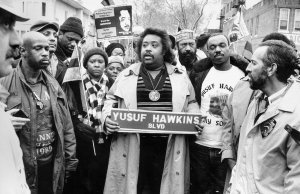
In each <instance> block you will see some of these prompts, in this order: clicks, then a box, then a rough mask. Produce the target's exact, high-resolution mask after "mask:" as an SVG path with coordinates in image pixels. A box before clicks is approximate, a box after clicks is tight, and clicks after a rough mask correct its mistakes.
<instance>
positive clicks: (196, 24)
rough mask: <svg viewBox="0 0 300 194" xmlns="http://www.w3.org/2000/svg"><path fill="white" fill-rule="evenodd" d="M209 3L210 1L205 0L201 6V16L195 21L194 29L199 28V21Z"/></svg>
mask: <svg viewBox="0 0 300 194" xmlns="http://www.w3.org/2000/svg"><path fill="white" fill-rule="evenodd" d="M207 3H208V0H205V2H204V4H203V6H201V11H200V13H199V16H198V18H197V20H196V21H195V23H194V25H193V28H192V29H193V30H195V28H197V26H198V22H199V20H200V18H201V17H202V15H203V10H204V7H205V5H207Z"/></svg>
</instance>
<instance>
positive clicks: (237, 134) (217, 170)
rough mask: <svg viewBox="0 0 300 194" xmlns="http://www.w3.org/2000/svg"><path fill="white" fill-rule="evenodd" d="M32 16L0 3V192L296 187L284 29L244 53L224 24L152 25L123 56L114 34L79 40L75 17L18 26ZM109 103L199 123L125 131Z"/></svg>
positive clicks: (290, 53) (298, 150) (292, 74)
mask: <svg viewBox="0 0 300 194" xmlns="http://www.w3.org/2000/svg"><path fill="white" fill-rule="evenodd" d="M26 20H28V19H27V18H25V17H24V16H22V15H20V14H19V13H18V12H17V11H16V10H15V9H14V7H13V6H12V4H11V3H10V2H9V1H5V2H3V3H1V5H0V43H1V47H0V118H1V130H0V138H1V140H0V153H1V157H0V194H29V193H32V194H59V193H64V194H101V193H105V194H147V193H149V194H158V193H161V194H189V193H191V194H214V193H227V194H228V193H230V194H252V193H274V194H275V193H277V194H282V193H300V160H299V158H300V144H299V142H300V138H299V135H298V133H300V117H299V115H300V105H299V103H298V99H300V81H299V70H300V65H299V55H297V50H296V48H295V44H293V42H292V41H291V40H289V39H288V38H287V37H286V36H285V35H283V34H280V33H277V32H274V33H271V34H268V35H267V36H265V37H264V39H263V41H262V42H261V43H260V44H259V46H258V47H257V48H256V50H255V51H254V53H253V56H252V58H251V59H246V58H244V57H243V56H240V55H238V54H236V53H234V52H233V51H232V50H231V49H230V44H231V43H230V41H229V39H228V38H227V36H226V35H224V34H222V33H217V34H208V33H205V34H201V35H200V36H198V37H195V35H194V32H193V31H192V30H188V29H183V30H180V31H179V32H178V33H177V34H176V35H175V36H172V35H170V34H168V33H167V32H166V31H165V30H163V29H156V28H146V29H145V30H144V31H143V32H141V34H139V37H138V38H136V42H135V53H136V59H135V63H133V64H131V65H129V66H128V67H127V65H126V64H125V62H124V57H125V55H126V49H127V46H126V45H122V44H121V43H119V42H113V43H111V44H109V45H108V46H107V47H106V48H100V47H97V46H94V47H88V49H86V51H85V52H82V51H80V48H79V47H78V44H80V43H81V40H82V38H83V36H84V31H83V27H82V22H81V20H80V19H78V18H76V17H69V18H68V19H66V21H65V22H64V23H63V24H62V25H61V26H59V25H58V24H57V23H55V22H52V21H42V20H40V21H37V22H36V23H35V24H33V25H32V26H31V27H30V31H29V32H27V33H25V34H24V35H23V37H22V38H20V37H18V35H17V33H16V31H15V29H14V25H15V22H16V21H20V22H22V21H26ZM95 45H97V44H95ZM74 53H77V56H76V57H78V58H77V59H76V58H75V60H77V62H78V63H79V64H82V68H81V66H80V65H79V70H80V71H79V74H78V71H76V69H77V70H78V66H76V63H74V58H73V57H74V56H75V55H74ZM76 73H77V74H78V75H77V74H76ZM76 77H77V78H76ZM112 108H123V109H132V110H135V109H137V110H145V111H163V112H175V113H181V112H185V113H195V114H199V115H201V118H202V119H201V122H198V123H194V127H195V131H196V132H197V134H196V135H185V134H168V133H165V134H157V133H155V134H151V133H121V132H119V130H120V126H119V123H118V122H116V121H114V120H113V119H112V118H111V112H112ZM297 135H298V136H297Z"/></svg>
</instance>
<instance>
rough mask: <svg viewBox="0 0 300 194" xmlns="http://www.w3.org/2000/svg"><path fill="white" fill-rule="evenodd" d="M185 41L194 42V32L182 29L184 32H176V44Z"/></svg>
mask: <svg viewBox="0 0 300 194" xmlns="http://www.w3.org/2000/svg"><path fill="white" fill-rule="evenodd" d="M186 39H193V40H195V37H194V31H192V30H187V29H184V30H181V31H179V32H177V34H176V42H179V41H181V40H186Z"/></svg>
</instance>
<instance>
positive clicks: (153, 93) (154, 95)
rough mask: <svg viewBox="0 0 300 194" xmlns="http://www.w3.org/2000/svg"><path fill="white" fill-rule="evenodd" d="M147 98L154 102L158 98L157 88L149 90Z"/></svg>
mask: <svg viewBox="0 0 300 194" xmlns="http://www.w3.org/2000/svg"><path fill="white" fill-rule="evenodd" d="M149 99H150V100H151V101H153V102H156V101H158V100H159V99H160V93H159V92H158V91H157V90H151V92H149Z"/></svg>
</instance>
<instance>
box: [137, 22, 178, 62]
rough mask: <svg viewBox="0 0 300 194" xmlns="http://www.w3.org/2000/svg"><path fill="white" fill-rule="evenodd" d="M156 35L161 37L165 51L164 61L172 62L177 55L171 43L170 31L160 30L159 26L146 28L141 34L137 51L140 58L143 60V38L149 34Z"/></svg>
mask: <svg viewBox="0 0 300 194" xmlns="http://www.w3.org/2000/svg"><path fill="white" fill-rule="evenodd" d="M149 34H151V35H156V36H158V37H160V38H161V43H162V47H163V53H164V61H165V62H168V63H172V62H173V61H174V58H175V55H174V53H173V51H172V49H171V45H170V42H171V40H170V38H169V35H168V33H167V32H166V31H165V30H160V29H157V28H146V30H145V31H144V32H143V33H142V34H141V37H140V39H139V41H138V43H137V52H138V57H139V60H140V61H142V57H141V50H142V44H143V40H144V38H145V37H146V36H147V35H149Z"/></svg>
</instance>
